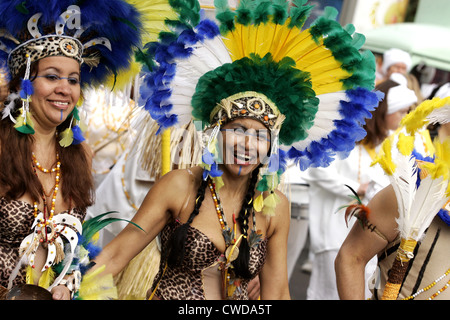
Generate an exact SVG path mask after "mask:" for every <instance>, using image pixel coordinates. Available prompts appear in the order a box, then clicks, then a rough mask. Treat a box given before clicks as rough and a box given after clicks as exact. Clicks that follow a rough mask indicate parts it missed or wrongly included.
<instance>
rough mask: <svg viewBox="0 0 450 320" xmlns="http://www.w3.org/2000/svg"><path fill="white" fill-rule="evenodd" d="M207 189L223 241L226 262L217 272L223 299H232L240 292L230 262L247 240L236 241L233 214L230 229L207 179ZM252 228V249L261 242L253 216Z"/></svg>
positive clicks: (235, 257)
mask: <svg viewBox="0 0 450 320" xmlns="http://www.w3.org/2000/svg"><path fill="white" fill-rule="evenodd" d="M208 187H209V190H210V191H211V196H212V199H213V201H214V207H215V209H216V213H217V217H218V218H219V223H220V226H221V227H222V235H223V237H224V239H225V245H226V249H225V255H224V257H225V259H226V262H223V263H221V264H220V267H219V270H220V271H221V272H222V279H223V282H222V286H223V297H224V298H225V299H229V298H232V296H233V294H234V293H235V291H236V290H240V281H239V279H237V278H236V277H235V275H234V272H233V266H232V264H231V262H233V261H234V260H236V259H237V257H238V256H239V248H238V244H239V242H240V240H241V239H242V238H247V237H246V236H244V235H243V234H241V235H240V236H239V238H238V239H236V225H237V223H236V218H235V215H234V213H233V228H232V229H231V228H230V227H229V226H228V224H227V221H226V219H225V215H224V212H223V208H222V205H221V203H220V198H219V195H218V193H217V192H216V189H215V184H214V183H213V182H212V181H211V179H209V178H208ZM252 216H253V226H252V231H251V234H250V237H249V239H248V241H249V246H250V247H252V246H254V245H256V244H258V243H259V241H260V240H261V235H259V234H257V233H256V232H255V228H256V223H255V222H256V221H255V215H254V214H253V215H252Z"/></svg>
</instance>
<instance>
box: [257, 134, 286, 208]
mask: <svg viewBox="0 0 450 320" xmlns="http://www.w3.org/2000/svg"><path fill="white" fill-rule="evenodd" d="M278 144H279V140H278V134H277V133H276V132H275V130H274V131H272V147H271V153H270V157H269V163H268V164H267V167H266V168H265V170H261V176H262V178H261V180H260V181H259V182H258V185H257V186H256V190H258V191H260V192H261V194H260V195H259V196H258V197H257V198H256V199H255V201H254V202H253V208H254V209H255V210H256V211H258V212H260V211H261V210H262V212H263V214H264V215H266V216H273V215H274V214H275V208H276V206H277V204H278V203H279V202H280V197H279V196H278V195H277V193H276V192H275V189H277V188H278V185H279V184H280V181H281V175H282V174H283V172H284V171H285V166H286V160H285V152H284V151H283V150H281V149H279V147H278ZM265 191H268V192H269V195H268V196H267V197H265V198H264V196H263V193H264V192H265Z"/></svg>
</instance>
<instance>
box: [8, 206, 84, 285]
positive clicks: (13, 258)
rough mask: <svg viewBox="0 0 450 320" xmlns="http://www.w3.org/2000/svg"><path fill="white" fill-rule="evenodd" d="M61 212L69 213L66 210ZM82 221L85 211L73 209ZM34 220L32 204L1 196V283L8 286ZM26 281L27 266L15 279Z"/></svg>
mask: <svg viewBox="0 0 450 320" xmlns="http://www.w3.org/2000/svg"><path fill="white" fill-rule="evenodd" d="M61 213H67V212H66V211H64V212H61ZM70 213H71V214H73V215H74V216H75V217H76V218H78V219H79V220H80V221H83V220H84V217H85V215H86V212H85V211H81V210H78V209H73V210H71V212H70ZM33 221H34V207H33V205H32V204H30V203H27V202H24V201H20V200H11V201H7V200H6V199H5V198H0V285H1V286H3V287H7V286H8V281H9V276H10V274H11V272H12V270H13V269H14V268H15V267H16V264H17V263H18V261H19V246H20V243H21V242H22V240H23V239H24V238H25V237H26V236H27V235H28V234H30V232H31V226H32V225H33ZM24 282H25V268H24V269H23V270H22V272H21V273H19V274H18V276H17V277H16V278H15V279H14V283H13V284H14V285H17V284H19V283H24Z"/></svg>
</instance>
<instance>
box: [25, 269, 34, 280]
mask: <svg viewBox="0 0 450 320" xmlns="http://www.w3.org/2000/svg"><path fill="white" fill-rule="evenodd" d="M35 276H36V273H35V270H34V269H33V268H32V267H31V266H27V269H26V275H25V281H26V283H27V284H34V278H35Z"/></svg>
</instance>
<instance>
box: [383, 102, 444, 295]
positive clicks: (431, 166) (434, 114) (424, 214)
mask: <svg viewBox="0 0 450 320" xmlns="http://www.w3.org/2000/svg"><path fill="white" fill-rule="evenodd" d="M449 118H450V98H444V99H440V98H434V99H432V100H426V101H424V102H423V103H422V104H420V105H419V106H418V107H417V108H416V109H415V110H414V111H413V112H411V113H409V114H408V115H406V116H405V118H404V119H403V120H402V122H401V124H402V125H403V126H404V127H405V131H406V134H404V133H400V134H399V135H398V137H397V138H398V140H397V142H396V143H395V142H393V138H388V139H386V140H385V141H384V142H383V144H382V147H381V152H380V154H379V155H378V157H377V159H376V160H375V162H374V163H378V164H379V165H380V166H381V167H382V168H383V170H384V171H385V173H386V175H387V176H388V177H389V180H390V182H391V185H392V187H393V189H394V192H395V196H396V198H397V206H398V218H397V219H396V222H397V224H398V231H399V234H400V238H401V244H400V247H399V249H398V251H397V258H396V259H395V262H394V265H393V267H392V269H391V271H390V274H389V278H388V281H387V283H386V287H385V290H384V293H383V299H396V298H397V296H398V292H399V289H400V286H401V283H402V281H403V277H404V272H405V271H406V269H407V266H408V264H409V260H410V259H411V258H413V256H414V254H413V252H414V248H415V247H416V245H417V243H418V242H419V241H421V239H422V238H423V236H424V233H425V231H426V229H427V228H428V227H429V225H430V224H431V222H432V220H433V219H434V217H435V216H436V215H437V214H438V213H439V212H440V209H441V208H443V207H444V205H445V204H446V203H447V202H448V201H449V200H450V184H449V175H450V140H448V139H447V140H446V141H439V140H438V139H435V141H434V147H435V155H434V158H433V159H432V158H430V159H428V160H429V161H422V160H421V159H416V156H415V154H416V153H415V152H414V140H415V134H416V133H417V132H418V131H419V130H423V129H425V128H426V126H427V125H428V124H430V123H447V122H448V119H449Z"/></svg>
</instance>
